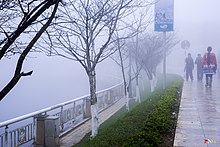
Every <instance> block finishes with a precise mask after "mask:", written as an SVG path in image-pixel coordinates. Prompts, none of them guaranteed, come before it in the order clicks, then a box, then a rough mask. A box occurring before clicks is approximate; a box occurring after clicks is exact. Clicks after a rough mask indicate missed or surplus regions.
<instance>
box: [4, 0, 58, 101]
mask: <svg viewBox="0 0 220 147" xmlns="http://www.w3.org/2000/svg"><path fill="white" fill-rule="evenodd" d="M59 2H60V0H39V1H36V0H26V1H22V0H16V1H15V0H8V1H7V0H3V1H1V2H0V34H1V35H0V60H2V58H4V57H7V58H10V57H11V56H13V55H15V54H17V55H19V57H18V60H17V65H16V68H15V71H14V76H13V77H12V78H11V80H10V81H9V82H8V84H7V85H5V87H3V89H2V90H1V91H0V101H1V100H2V99H3V98H4V97H5V96H6V95H7V94H8V93H9V92H10V91H11V89H12V88H13V87H14V86H15V85H16V84H17V83H18V81H19V80H20V78H21V77H24V76H30V75H31V74H32V72H33V71H29V72H24V71H22V66H23V62H24V60H25V58H26V56H27V55H28V53H29V52H30V51H31V50H32V47H33V46H34V45H35V43H36V42H37V40H38V39H39V38H40V36H41V35H42V34H43V33H44V31H45V30H46V29H47V28H48V26H49V25H50V23H51V22H52V20H53V18H54V17H55V13H56V11H57V8H58V4H59ZM50 8H51V9H50Z"/></svg>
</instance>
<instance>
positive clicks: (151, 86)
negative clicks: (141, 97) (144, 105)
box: [150, 79, 154, 92]
mask: <svg viewBox="0 0 220 147" xmlns="http://www.w3.org/2000/svg"><path fill="white" fill-rule="evenodd" d="M153 83H154V81H153V79H151V80H150V92H153V91H154V84H153Z"/></svg>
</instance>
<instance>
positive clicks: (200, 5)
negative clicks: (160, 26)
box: [167, 0, 220, 77]
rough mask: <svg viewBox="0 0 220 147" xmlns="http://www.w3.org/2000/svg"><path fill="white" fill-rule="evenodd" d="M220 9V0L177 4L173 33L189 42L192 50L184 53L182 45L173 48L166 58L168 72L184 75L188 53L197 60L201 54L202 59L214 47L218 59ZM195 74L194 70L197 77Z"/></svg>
mask: <svg viewBox="0 0 220 147" xmlns="http://www.w3.org/2000/svg"><path fill="white" fill-rule="evenodd" d="M219 5H220V1H219V0H202V1H201V0H192V1H190V0H184V1H182V0H174V31H175V32H176V34H177V37H178V39H179V40H180V41H183V40H188V41H189V42H190V48H189V49H187V50H183V49H182V48H181V45H180V44H179V45H177V46H176V47H175V48H173V52H172V54H170V55H169V56H168V57H167V72H174V73H178V74H180V75H183V74H184V73H183V69H184V59H185V57H186V55H187V53H191V54H192V57H193V59H194V60H195V58H196V56H197V54H198V53H201V54H202V55H203V54H204V53H205V52H206V49H207V47H208V46H212V48H213V52H215V53H216V55H217V54H219V53H220V42H219V40H218V38H219V34H220V29H219V26H220V15H219V14H220V9H219ZM180 43H181V42H180ZM195 73H196V71H195V70H194V77H195V75H196V74H195Z"/></svg>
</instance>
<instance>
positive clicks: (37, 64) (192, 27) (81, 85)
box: [0, 0, 220, 121]
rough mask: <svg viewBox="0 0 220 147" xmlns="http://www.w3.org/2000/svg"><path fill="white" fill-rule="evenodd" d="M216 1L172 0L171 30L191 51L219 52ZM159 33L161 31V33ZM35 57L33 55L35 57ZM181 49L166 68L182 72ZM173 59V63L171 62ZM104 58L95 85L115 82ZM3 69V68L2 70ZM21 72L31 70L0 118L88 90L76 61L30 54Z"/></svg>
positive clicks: (219, 1)
mask: <svg viewBox="0 0 220 147" xmlns="http://www.w3.org/2000/svg"><path fill="white" fill-rule="evenodd" d="M219 6H220V0H174V31H175V32H176V33H177V37H178V39H179V40H180V41H182V40H189V41H190V44H191V47H190V49H189V50H187V51H186V53H188V52H191V53H192V56H193V57H194V58H195V56H196V55H197V53H202V54H203V53H204V52H205V51H206V48H207V46H212V47H213V51H214V52H216V53H218V52H220V41H219V40H218V39H219V35H220V28H219V27H220V16H219V15H220V9H219ZM161 35H162V33H161ZM36 57H37V58H36ZM184 58H185V51H184V50H183V49H181V46H180V44H178V45H177V46H176V47H175V48H173V52H172V54H170V55H169V56H168V57H167V71H168V72H176V73H178V74H183V66H184ZM174 60H175V62H173V61H174ZM14 61H15V60H14V59H11V60H8V59H4V60H3V61H1V62H0V67H1V71H0V76H1V77H4V78H1V80H3V81H0V86H1V87H2V86H3V85H4V84H5V83H7V82H8V80H9V79H10V78H11V76H12V73H13V71H14V66H15V65H14V64H11V63H14ZM110 62H111V61H109V60H107V61H104V62H103V63H101V64H100V65H98V67H97V78H98V79H97V81H98V87H99V89H100V87H105V88H106V87H108V86H110V85H113V84H114V83H117V82H118V79H117V78H116V77H118V76H119V75H120V69H119V67H117V65H115V64H110ZM4 69H7V70H4ZM23 69H24V71H29V70H33V71H34V72H33V75H32V76H31V77H23V78H22V79H21V80H20V81H19V83H18V84H17V85H16V87H15V88H14V89H13V90H12V91H11V92H10V93H9V94H8V95H7V96H6V97H5V98H4V99H3V100H2V101H1V102H0V121H3V120H6V119H10V118H12V117H15V116H19V115H22V114H26V113H29V112H33V111H36V110H39V109H40V108H45V107H47V106H50V105H53V104H57V103H60V102H64V101H66V100H69V99H72V98H76V97H79V96H82V95H85V94H88V93H89V90H88V79H87V76H86V74H85V71H84V69H83V68H82V67H81V65H79V63H78V62H73V61H70V60H67V59H64V58H61V57H46V56H44V55H42V54H30V58H28V59H27V60H26V62H25V65H24V68H23ZM5 112H8V113H5Z"/></svg>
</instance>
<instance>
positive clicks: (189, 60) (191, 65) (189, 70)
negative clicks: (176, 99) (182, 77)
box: [184, 53, 194, 81]
mask: <svg viewBox="0 0 220 147" xmlns="http://www.w3.org/2000/svg"><path fill="white" fill-rule="evenodd" d="M193 69H194V62H193V58H192V57H191V54H190V53H188V56H187V57H186V59H185V69H184V71H185V72H186V81H188V79H189V77H190V79H191V81H193V73H192V71H193Z"/></svg>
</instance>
